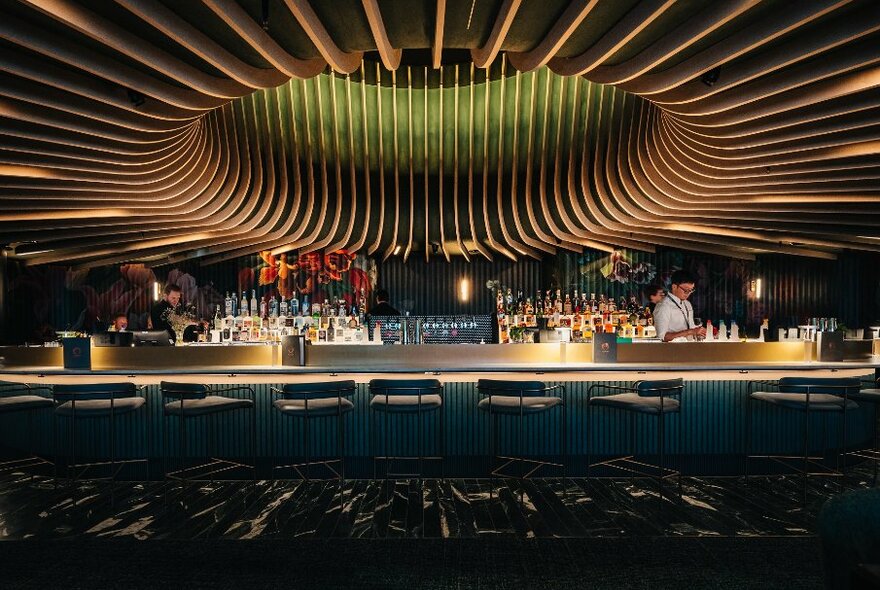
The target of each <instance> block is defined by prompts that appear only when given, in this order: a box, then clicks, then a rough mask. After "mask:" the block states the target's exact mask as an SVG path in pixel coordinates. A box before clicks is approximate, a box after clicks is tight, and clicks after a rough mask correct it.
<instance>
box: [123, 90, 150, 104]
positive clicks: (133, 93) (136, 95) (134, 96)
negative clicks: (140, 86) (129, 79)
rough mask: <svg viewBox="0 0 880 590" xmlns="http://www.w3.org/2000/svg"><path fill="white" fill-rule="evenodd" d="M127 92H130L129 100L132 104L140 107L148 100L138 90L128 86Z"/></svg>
mask: <svg viewBox="0 0 880 590" xmlns="http://www.w3.org/2000/svg"><path fill="white" fill-rule="evenodd" d="M126 92H127V93H128V100H130V101H131V104H132V106H134V107H140V106H143V104H144V103H145V102H147V97H146V96H144V95H143V94H141V93H140V92H138V91H137V90H132V89H131V88H127V89H126Z"/></svg>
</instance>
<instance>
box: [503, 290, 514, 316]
mask: <svg viewBox="0 0 880 590" xmlns="http://www.w3.org/2000/svg"><path fill="white" fill-rule="evenodd" d="M505 309H506V310H507V311H508V312H512V311H513V291H511V290H510V287H508V288H507V307H506V308H505Z"/></svg>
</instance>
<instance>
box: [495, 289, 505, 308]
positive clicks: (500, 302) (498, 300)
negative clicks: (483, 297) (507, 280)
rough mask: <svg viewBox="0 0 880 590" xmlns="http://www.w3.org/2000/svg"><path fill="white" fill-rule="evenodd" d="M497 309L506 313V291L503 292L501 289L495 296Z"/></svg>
mask: <svg viewBox="0 0 880 590" xmlns="http://www.w3.org/2000/svg"><path fill="white" fill-rule="evenodd" d="M495 311H496V312H497V313H499V314H501V313H504V293H502V292H501V289H498V293H497V296H496V297H495Z"/></svg>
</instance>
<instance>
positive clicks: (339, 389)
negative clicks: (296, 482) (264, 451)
mask: <svg viewBox="0 0 880 590" xmlns="http://www.w3.org/2000/svg"><path fill="white" fill-rule="evenodd" d="M319 386H327V387H326V388H321V387H319ZM333 386H335V387H333ZM271 391H272V394H273V395H280V396H283V398H284V399H301V400H303V402H304V406H305V411H304V412H303V413H302V415H297V414H285V413H284V412H282V411H281V410H278V412H279V413H280V414H281V416H282V417H285V416H288V417H290V418H293V419H296V418H300V419H302V420H303V422H304V428H303V447H304V449H305V452H306V455H305V458H306V460H305V462H303V463H291V464H288V465H276V464H275V454H274V453H272V469H271V472H272V474H273V478H274V473H275V470H276V469H290V468H292V469H293V470H294V471H296V472H297V473H298V474H299V476H300V479H304V480H306V481H310V480H311V479H312V478H311V477H309V476H310V471H311V469H310V468H311V466H312V465H323V466H325V467H326V468H327V469H329V470H330V471H331V472H332V473H333V474H334V475H335V476H336V478H335V479H338V480H339V481H340V482H344V481H345V426H344V423H343V415H344V414H343V412H342V398H343V397H346V398H347V397H351V396H353V395H355V394H356V393H357V384H356V383H355V382H354V381H352V380H349V381H329V382H322V383H293V384H286V385H284V387H283V388H282V389H278V388H276V387H273V388H271ZM334 392H335V394H336V395H335V396H334V395H332V394H333V393H334ZM329 397H336V404H337V405H336V413H335V414H326V415H323V416H316V417H314V418H312V417H311V416H310V415H309V400H310V399H313V400H314V399H327V398H329ZM348 411H351V410H348ZM321 418H331V419H332V418H336V428H337V435H336V451H337V457H339V458H338V459H326V460H322V461H312V455H311V437H310V430H309V421H310V420H320V419H321ZM269 441H270V444H271V445H272V449H274V448H275V432H274V420H272V419H270V420H269ZM334 463H339V471H337V470H335V469H334V468H333V466H332V464H334ZM301 467H305V473H303V472H302V470H301V469H300V468H301Z"/></svg>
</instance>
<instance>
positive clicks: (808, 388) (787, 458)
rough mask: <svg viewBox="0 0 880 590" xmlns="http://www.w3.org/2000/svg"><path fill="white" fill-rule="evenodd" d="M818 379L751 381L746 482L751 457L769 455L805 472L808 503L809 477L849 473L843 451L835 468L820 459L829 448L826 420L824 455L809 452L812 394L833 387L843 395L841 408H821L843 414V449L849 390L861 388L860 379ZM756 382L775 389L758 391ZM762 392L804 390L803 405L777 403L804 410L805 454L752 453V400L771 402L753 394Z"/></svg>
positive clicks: (769, 457)
mask: <svg viewBox="0 0 880 590" xmlns="http://www.w3.org/2000/svg"><path fill="white" fill-rule="evenodd" d="M819 379H820V378H817V381H816V382H815V383H812V384H810V383H804V384H786V383H781V382H780V381H781V380H780V381H767V380H754V381H749V387H748V398H747V401H746V420H745V430H746V433H745V469H744V472H745V480H746V482H748V481H749V477H750V473H749V461H750V460H751V459H769V460H770V461H774V462H776V463H779V464H780V465H784V466H786V467H788V468H789V469H793V470H794V472H795V473H799V474H800V475H801V476H802V479H803V501H804V503H806V501H807V484H808V478H809V477H811V476H812V477H821V476H825V477H828V476H830V477H844V476H845V475H846V461H843V462H842V464H841V461H840V456H841V454H840V452H838V466H837V467H838V468H837V469H832V468H830V467H827V466H825V465H823V464H822V463H821V461H822V460H823V459H824V450H825V448H826V441H825V438H826V437H825V425H826V423H825V422H823V426H822V433H823V434H822V446H823V456H811V455H810V453H809V447H810V395H811V394H816V395H821V394H828V390H831V391H832V392H834V393H832V394H831V395H839V396H840V397H841V398H842V399H843V404H842V405H841V408H840V410H839V411H838V410H833V411H828V410H822V411H821V414H833V413H838V412H839V413H840V414H841V420H842V427H841V435H840V438H841V440H840V449H841V450H845V449H846V411H847V406H848V405H849V393H850V391H852V390H853V389H855V390H856V391H858V389H859V388H860V382H859V381H858V380H856V379H852V380H851V381H852V384H849V385H833V384H828V383H822V382H821V381H820V380H819ZM835 380H837V379H835ZM840 380H845V379H844V378H841V379H840ZM756 386H763V387H769V388H771V389H775V391H767V390H758V391H755V390H754V388H755V387H756ZM782 388H787V389H792V390H795V391H789V392H783V391H781V389H782ZM760 392H766V393H797V394H801V395H803V396H804V405H803V408H800V407H797V408H793V407H785V406H782V405H777V407H779V408H782V409H784V410H795V411H798V412H803V414H804V419H803V437H802V439H801V441H802V443H803V454H802V455H752V454H751V451H752V412H753V409H752V403H753V402H754V401H763V402H764V403H771V402H767V401H766V400H761V399H756V398H753V397H752V394H753V393H760ZM836 392H840V393H839V394H838V393H836ZM774 405H775V404H774ZM817 411H818V410H817ZM793 461H801V463H802V466H801V467H800V468H798V467H796V466H794V465H792V462H793ZM810 466H814V467H818V468H821V469H822V471H810Z"/></svg>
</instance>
